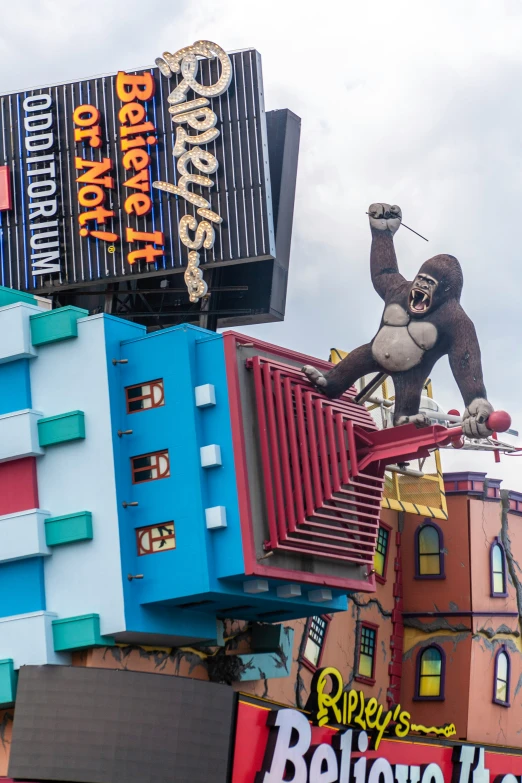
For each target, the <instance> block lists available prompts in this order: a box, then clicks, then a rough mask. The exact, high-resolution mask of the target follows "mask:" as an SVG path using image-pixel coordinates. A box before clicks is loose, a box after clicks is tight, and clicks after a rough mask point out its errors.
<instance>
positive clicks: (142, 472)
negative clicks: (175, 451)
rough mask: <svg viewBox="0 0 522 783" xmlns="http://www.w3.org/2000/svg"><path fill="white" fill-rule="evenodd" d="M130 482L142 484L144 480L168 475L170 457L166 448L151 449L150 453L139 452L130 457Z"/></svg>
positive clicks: (153, 479)
mask: <svg viewBox="0 0 522 783" xmlns="http://www.w3.org/2000/svg"><path fill="white" fill-rule="evenodd" d="M131 470H132V483H133V484H142V483H143V482H144V481H157V480H158V479H163V478H168V477H169V476H170V459H169V452H168V449H163V451H152V452H151V453H150V454H140V455H139V456H138V457H131Z"/></svg>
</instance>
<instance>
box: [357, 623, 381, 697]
mask: <svg viewBox="0 0 522 783" xmlns="http://www.w3.org/2000/svg"><path fill="white" fill-rule="evenodd" d="M378 630H379V626H378V625H374V624H373V623H361V624H360V626H359V640H358V641H359V643H358V645H357V674H356V675H355V679H356V680H357V681H358V682H365V683H367V684H368V685H374V683H375V656H376V654H377V632H378Z"/></svg>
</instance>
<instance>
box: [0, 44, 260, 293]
mask: <svg viewBox="0 0 522 783" xmlns="http://www.w3.org/2000/svg"><path fill="white" fill-rule="evenodd" d="M156 64H157V67H156V68H150V69H143V70H139V71H133V72H131V73H126V72H119V73H117V74H115V75H110V76H103V77H97V78H94V79H86V80H83V81H78V82H72V83H69V84H64V85H60V86H54V87H45V88H39V89H35V90H31V91H29V92H19V93H14V94H10V95H7V96H4V97H2V99H1V115H2V116H1V122H2V133H1V136H0V157H1V158H2V159H3V161H4V163H5V165H6V167H8V174H10V176H9V177H8V178H5V177H0V189H1V188H2V183H4V185H3V187H4V189H5V190H6V192H5V193H1V194H0V196H2V198H0V210H1V211H0V229H1V235H2V241H1V242H0V269H1V279H0V283H1V284H2V285H6V286H10V287H14V288H19V289H22V290H42V289H43V288H44V287H46V286H48V287H49V286H51V287H53V286H71V285H81V284H82V283H85V282H93V281H97V280H99V281H103V280H107V279H110V280H123V279H128V278H129V277H131V276H132V275H133V274H136V273H138V274H140V273H143V272H144V271H148V272H152V273H154V272H158V273H161V272H170V271H175V270H183V269H184V270H185V272H184V275H185V282H186V283H187V287H188V289H189V293H190V299H191V301H197V300H198V299H199V298H200V297H201V296H203V295H204V294H205V293H206V290H207V287H206V283H205V282H204V280H203V279H202V274H201V271H200V269H199V264H200V262H202V263H205V264H207V265H209V266H213V265H218V264H219V263H227V262H228V263H234V262H235V261H238V260H245V259H248V260H254V259H262V258H267V257H270V256H273V255H274V229H273V219H272V212H271V192H270V172H269V166H268V151H267V141H266V121H265V114H264V105H263V97H262V77H261V66H260V58H259V55H258V53H257V52H255V51H254V50H247V51H242V52H237V53H233V54H231V55H228V54H227V53H226V52H225V51H224V50H223V49H222V48H221V47H220V46H218V45H217V44H215V43H212V42H210V41H197V42H196V43H195V44H193V45H192V46H187V47H185V48H183V49H180V50H179V51H178V52H176V53H174V54H170V53H168V52H165V53H164V54H163V56H162V57H161V58H158V59H157V60H156ZM3 202H5V203H3ZM2 207H6V208H5V209H2Z"/></svg>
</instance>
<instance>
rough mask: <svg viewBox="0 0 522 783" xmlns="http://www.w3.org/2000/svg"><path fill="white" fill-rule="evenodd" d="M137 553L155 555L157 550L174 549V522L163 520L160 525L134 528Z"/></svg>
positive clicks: (166, 550)
mask: <svg viewBox="0 0 522 783" xmlns="http://www.w3.org/2000/svg"><path fill="white" fill-rule="evenodd" d="M136 541H137V544H138V555H140V556H141V555H155V554H157V553H158V552H168V551H169V550H171V549H176V535H175V533H174V522H163V523H162V524H161V525H148V526H147V527H139V528H138V529H137V530H136Z"/></svg>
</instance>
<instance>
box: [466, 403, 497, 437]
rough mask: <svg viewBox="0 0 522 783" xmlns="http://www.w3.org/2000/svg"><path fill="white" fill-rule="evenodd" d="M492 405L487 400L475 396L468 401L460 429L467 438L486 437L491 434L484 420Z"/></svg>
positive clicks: (491, 410) (491, 411)
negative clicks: (471, 400)
mask: <svg viewBox="0 0 522 783" xmlns="http://www.w3.org/2000/svg"><path fill="white" fill-rule="evenodd" d="M490 413H493V406H492V405H491V403H490V402H488V401H487V400H484V399H482V398H481V397H477V398H476V399H475V400H473V402H470V404H469V405H468V407H467V408H466V410H465V411H464V416H463V417H462V430H463V432H464V435H465V436H466V437H467V438H488V437H489V436H490V435H491V434H492V430H490V429H489V428H488V427H487V425H486V422H487V420H488V417H489V415H490Z"/></svg>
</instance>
